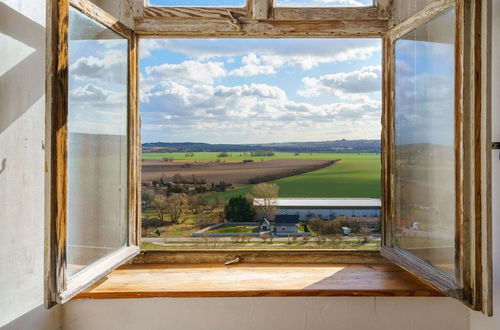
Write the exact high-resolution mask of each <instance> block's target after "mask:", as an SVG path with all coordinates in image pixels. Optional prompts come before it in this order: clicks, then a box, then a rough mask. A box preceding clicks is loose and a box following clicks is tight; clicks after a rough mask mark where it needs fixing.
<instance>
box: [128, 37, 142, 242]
mask: <svg viewBox="0 0 500 330" xmlns="http://www.w3.org/2000/svg"><path fill="white" fill-rule="evenodd" d="M128 44H129V61H128V63H129V81H128V87H129V88H128V97H129V99H128V226H129V239H128V242H129V246H130V245H135V246H139V236H140V231H139V230H138V228H139V226H140V219H141V214H140V213H141V193H140V189H141V187H140V186H141V185H140V182H141V178H140V175H141V169H140V165H141V164H140V159H141V153H140V151H141V150H140V134H141V133H140V122H139V104H138V102H139V101H138V97H137V95H139V90H138V85H137V84H138V80H139V79H138V74H139V72H138V68H139V64H138V59H139V50H138V47H139V40H138V38H137V36H136V35H135V34H133V35H132V38H131V39H130V40H129V41H128ZM138 224H139V225H138Z"/></svg>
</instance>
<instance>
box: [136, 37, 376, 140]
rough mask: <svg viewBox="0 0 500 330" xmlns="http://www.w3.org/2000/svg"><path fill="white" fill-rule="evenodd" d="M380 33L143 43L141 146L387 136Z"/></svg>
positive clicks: (144, 41)
mask: <svg viewBox="0 0 500 330" xmlns="http://www.w3.org/2000/svg"><path fill="white" fill-rule="evenodd" d="M380 46H381V41H380V39H143V40H141V44H140V50H141V58H140V71H141V99H140V110H141V116H142V141H143V142H159V141H162V142H205V143H239V144H246V143H271V142H300V141H302V142H303V141H327V140H337V139H344V138H345V139H380V130H381V125H380V120H381V66H380V64H381V52H380Z"/></svg>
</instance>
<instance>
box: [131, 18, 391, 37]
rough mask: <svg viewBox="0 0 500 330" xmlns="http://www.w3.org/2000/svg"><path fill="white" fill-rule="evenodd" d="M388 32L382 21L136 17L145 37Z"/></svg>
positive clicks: (376, 34)
mask: <svg viewBox="0 0 500 330" xmlns="http://www.w3.org/2000/svg"><path fill="white" fill-rule="evenodd" d="M385 31H386V22H385V21H381V20H357V21H352V20H345V21H342V20H330V21H326V20H322V21H273V20H267V21H253V20H243V19H241V20H237V21H236V22H233V21H229V20H212V19H197V20H192V19H185V20H181V19H177V20H170V19H163V18H156V19H152V18H136V20H135V32H136V33H137V34H138V35H139V36H141V37H165V38H167V37H186V38H189V37H197V38H206V37H219V38H223V37H253V38H273V37H274V38H279V37H352V38H364V37H380V36H381V35H382V34H383V33H384V32H385Z"/></svg>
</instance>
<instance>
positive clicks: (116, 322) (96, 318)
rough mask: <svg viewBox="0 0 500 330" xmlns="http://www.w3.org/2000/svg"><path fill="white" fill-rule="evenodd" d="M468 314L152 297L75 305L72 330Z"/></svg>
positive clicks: (426, 308) (68, 317)
mask: <svg viewBox="0 0 500 330" xmlns="http://www.w3.org/2000/svg"><path fill="white" fill-rule="evenodd" d="M468 314H469V313H467V309H466V308H465V307H464V306H463V305H462V304H461V303H459V302H457V301H456V300H453V299H450V298H416V297H409V298H396V297H390V298H368V297H354V298H347V297H344V298H340V297H314V298H306V297H288V298H270V297H267V298H266V297H262V298H249V297H247V298H150V299H116V300H75V301H71V302H69V303H68V304H66V305H65V306H64V313H63V327H64V329H71V330H88V329H93V330H101V329H102V330H104V329H106V330H113V329H117V330H128V329H148V330H155V329H173V330H177V329H182V330H195V329H196V330H199V329H207V330H209V329H217V330H235V329H238V330H247V329H248V330H255V329H273V330H281V329H283V330H295V329H301V330H307V329H311V330H322V329H335V330H353V329H370V330H410V329H415V330H417V329H425V330H448V329H449V330H451V329H453V330H467V329H469V324H468V321H469V319H468V318H469V316H468Z"/></svg>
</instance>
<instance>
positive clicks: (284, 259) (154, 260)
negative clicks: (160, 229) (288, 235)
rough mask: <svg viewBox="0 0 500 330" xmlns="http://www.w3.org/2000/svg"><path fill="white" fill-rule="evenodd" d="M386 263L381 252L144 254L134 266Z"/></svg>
mask: <svg viewBox="0 0 500 330" xmlns="http://www.w3.org/2000/svg"><path fill="white" fill-rule="evenodd" d="M236 258H239V259H240V262H241V263H282V264H289V263H364V264H368V263H386V260H385V259H384V258H383V257H382V256H381V255H380V252H379V251H358V250H352V251H349V250H330V251H314V250H276V251H272V250H239V249H235V250H229V249H214V250H144V251H141V253H140V254H139V255H138V256H137V257H136V258H135V259H134V261H133V263H134V264H172V263H174V264H180V263H220V264H223V263H225V262H227V261H229V260H234V259H236Z"/></svg>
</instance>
